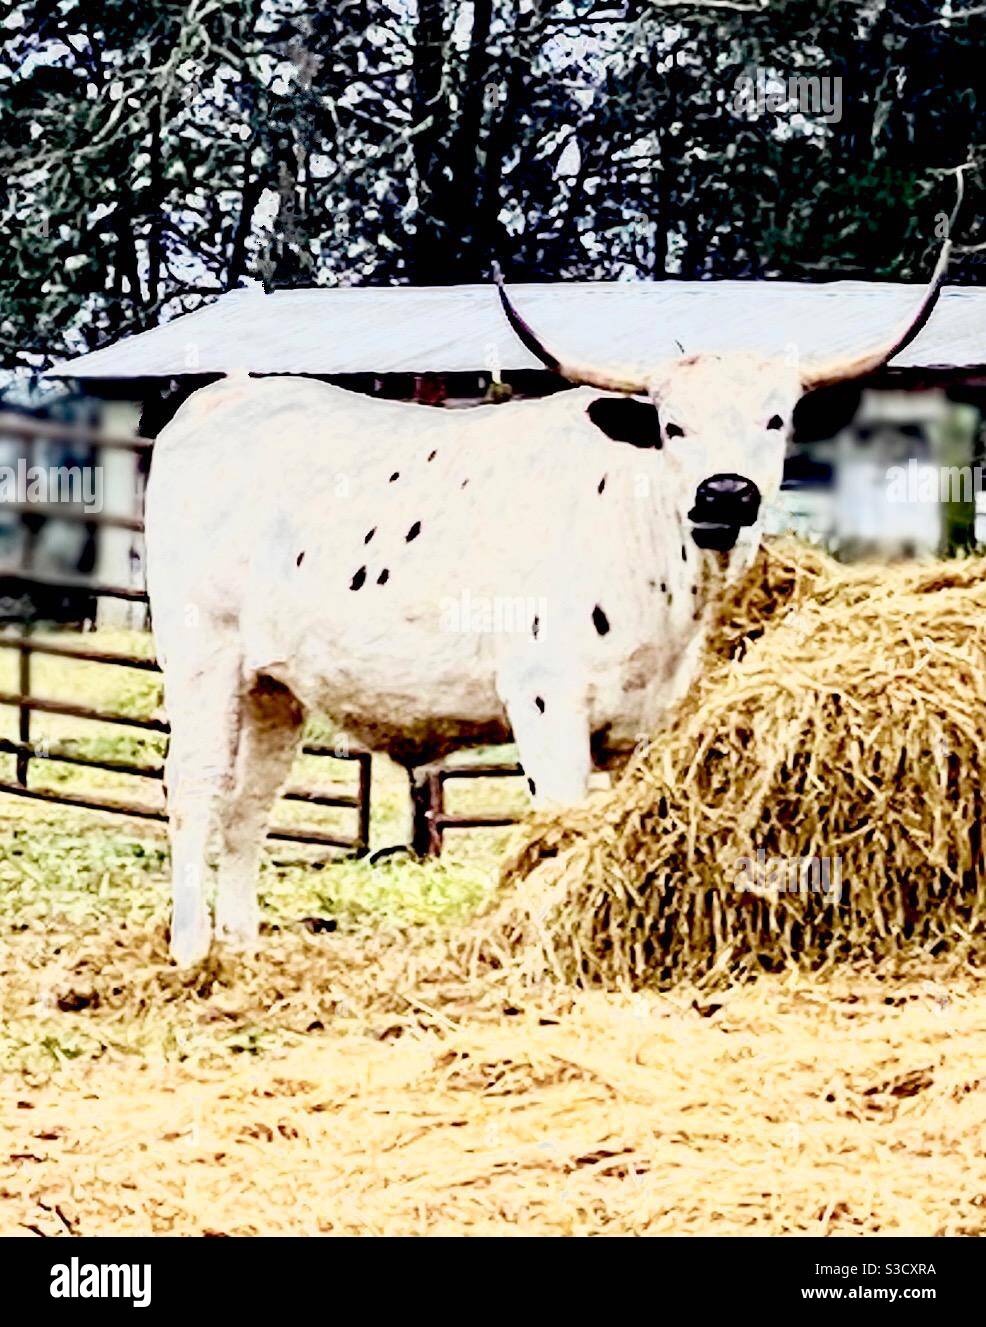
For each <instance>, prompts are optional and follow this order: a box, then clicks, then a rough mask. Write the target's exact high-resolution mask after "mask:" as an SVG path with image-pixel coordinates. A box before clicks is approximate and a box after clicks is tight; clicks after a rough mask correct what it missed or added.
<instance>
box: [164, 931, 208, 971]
mask: <svg viewBox="0 0 986 1327" xmlns="http://www.w3.org/2000/svg"><path fill="white" fill-rule="evenodd" d="M211 948H212V936H211V934H210V933H209V932H208V931H206V932H205V933H201V932H200V933H198V934H196V933H192V934H187V933H184V932H182V931H175V932H174V934H173V935H172V937H171V957H172V958H173V959H174V961H175V963H176V964H177V965H178V967H180V968H184V969H186V970H187V969H190V968H197V967H200V966H201V965H202V964H203V963H204V962H205V960H206V959H207V958H208V957H209V950H210V949H211Z"/></svg>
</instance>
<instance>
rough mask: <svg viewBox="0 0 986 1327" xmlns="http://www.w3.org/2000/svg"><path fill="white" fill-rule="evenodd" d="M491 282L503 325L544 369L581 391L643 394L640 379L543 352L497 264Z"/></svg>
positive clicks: (644, 388)
mask: <svg viewBox="0 0 986 1327" xmlns="http://www.w3.org/2000/svg"><path fill="white" fill-rule="evenodd" d="M493 279H494V280H495V281H496V287H497V290H498V291H499V294H500V303H501V304H502V305H503V312H504V313H505V314H506V315H507V322H509V324H510V326H511V327H512V328H513V329H514V331H515V332H516V333H517V337H518V339H519V340H520V341H522V342H523V344H524V345H525V346H526V347H527V349H528V350H529V351H530V352H531V354H532V355H536V356H537V358H538V359H539V360H540V361H541V363H542V364H543V365H544V367H545V368H546V369H550V370H551V372H552V373H560V374H561V376H562V377H563V378H567V379H568V380H569V382H574V383H580V384H582V385H583V386H585V387H598V388H600V389H601V390H602V391H604V392H623V393H625V394H626V395H627V396H641V395H643V394H644V393H645V392H646V391H647V384H646V383H645V382H644V381H643V379H641V378H629V377H618V376H616V375H614V374H611V373H607V372H606V371H604V370H600V369H593V368H589V367H588V366H586V365H581V364H564V363H562V361H561V360H560V359H558V358H556V356H554V355H553V354H552V353H551V351H550V350H547V349H546V348H545V347H544V346H543V345H542V343H541V341H540V340H539V338H538V337H537V336H536V335H535V334H534V332H533V330H532V329H531V327H530V326H529V324H528V323H527V322H526V321H525V320H524V319H523V318H522V317H521V316H520V314H519V313H518V312H517V310H516V309H515V308H514V306H513V305H512V304H511V303H510V300H509V298H508V296H507V291H506V286H505V285H504V281H503V273H502V272H501V271H500V265H499V263H494V264H493Z"/></svg>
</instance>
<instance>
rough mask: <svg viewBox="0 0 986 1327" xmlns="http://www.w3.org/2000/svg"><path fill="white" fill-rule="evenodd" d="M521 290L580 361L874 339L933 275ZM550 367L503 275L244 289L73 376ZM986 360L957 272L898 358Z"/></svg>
mask: <svg viewBox="0 0 986 1327" xmlns="http://www.w3.org/2000/svg"><path fill="white" fill-rule="evenodd" d="M510 291H511V295H512V297H513V298H514V300H515V302H516V304H517V307H518V308H519V309H520V310H521V312H522V313H523V314H524V316H525V317H526V318H528V319H529V321H530V322H531V324H532V325H533V326H534V327H535V328H536V329H537V331H538V333H539V334H540V335H541V336H542V337H543V338H544V340H545V342H546V343H547V344H548V345H549V346H550V347H551V348H552V349H554V350H555V351H557V352H559V353H561V354H562V355H563V356H565V357H568V358H571V359H574V360H588V361H593V362H597V363H602V364H605V363H612V362H614V361H617V360H625V361H629V362H643V363H646V362H656V361H657V360H660V359H663V358H666V357H669V356H675V355H677V354H678V353H680V352H679V350H678V347H677V345H676V342H678V343H680V345H681V346H683V347H684V349H685V350H686V351H687V352H688V353H689V354H691V353H694V352H696V351H712V350H732V349H756V350H759V351H762V352H764V353H784V352H785V351H788V352H790V351H791V350H796V351H797V352H798V353H799V354H800V355H802V356H805V357H809V356H814V355H829V354H837V353H839V352H842V351H853V350H861V349H863V348H865V347H867V346H868V345H870V344H872V343H873V342H875V341H879V340H882V339H883V338H884V337H886V336H887V335H888V334H889V333H890V332H892V331H893V330H894V329H895V327H896V326H897V325H898V323H899V322H901V321H902V320H903V319H905V318H906V317H907V315H908V312H909V311H910V310H911V309H912V308H913V307H914V305H915V304H916V302H917V300H918V298H919V296H920V292H921V288H920V287H919V286H906V285H900V284H896V283H892V282H863V281H833V282H829V283H826V284H818V285H811V284H802V283H797V282H789V281H708V282H704V281H703V282H689V281H661V282H608V283H607V282H565V283H563V284H546V285H516V286H511V287H510ZM495 365H498V366H499V367H500V368H502V369H507V370H509V369H530V368H539V367H540V365H539V364H538V362H537V361H536V360H535V359H534V358H533V357H532V356H531V355H530V353H529V352H528V351H527V350H525V349H524V347H523V346H522V345H521V344H520V343H519V342H518V340H517V339H516V337H515V336H514V335H513V333H512V332H511V331H510V329H509V327H508V326H507V324H506V322H505V320H504V317H503V314H502V313H501V311H500V307H499V302H498V300H497V297H496V292H495V290H494V288H493V286H492V285H482V286H338V287H332V288H312V289H306V290H282V291H276V292H275V293H273V294H270V295H266V294H264V293H263V291H262V290H261V289H260V288H259V287H257V288H246V289H242V290H234V291H231V292H230V293H228V294H226V295H223V296H221V297H220V298H218V299H216V300H215V301H213V302H212V303H211V304H209V305H207V306H206V307H204V308H201V309H198V310H196V311H195V312H194V313H188V314H185V315H183V316H182V317H179V318H175V319H174V320H173V321H172V322H168V323H164V324H162V325H161V326H159V327H155V328H152V329H151V330H150V331H148V332H143V333H141V334H139V335H137V336H131V337H125V338H123V339H122V340H120V341H117V342H116V343H115V344H114V345H110V346H106V347H105V348H104V349H102V350H97V351H94V352H93V353H91V354H88V355H83V356H81V357H80V358H79V359H75V360H68V361H65V362H64V363H62V364H59V365H57V366H56V367H55V368H53V369H52V370H51V373H52V374H53V375H55V376H59V377H70V378H101V379H113V378H155V377H162V378H171V377H180V376H181V375H183V374H192V373H194V374H198V373H223V372H228V371H229V370H230V369H234V368H246V369H249V370H252V371H253V372H258V373H308V374H318V375H333V374H347V373H422V372H425V371H428V370H433V371H435V372H445V373H451V372H476V371H481V370H483V369H490V368H491V367H494V366H495ZM984 365H986V288H976V287H968V286H961V287H956V286H952V287H947V288H946V289H945V290H944V291H943V292H942V296H941V300H940V302H939V304H938V307H937V308H936V310H935V313H934V315H933V316H932V318H931V320H930V322H929V323H928V325H927V326H926V327H925V329H924V330H923V331H922V332H921V334H920V335H919V336H918V337H917V339H916V340H915V341H914V342H913V343H912V344H911V345H910V346H909V347H908V348H907V350H905V351H904V352H903V353H902V354H901V355H899V356H898V357H897V359H896V360H894V362H893V367H894V368H911V369H935V370H952V371H954V370H973V369H982V368H983V366H984Z"/></svg>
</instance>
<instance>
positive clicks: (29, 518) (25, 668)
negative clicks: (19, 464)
mask: <svg viewBox="0 0 986 1327" xmlns="http://www.w3.org/2000/svg"><path fill="white" fill-rule="evenodd" d="M27 444H28V450H29V452H30V458H31V464H32V465H33V464H34V462H35V461H36V460H37V452H38V447H37V444H38V439H37V438H35V437H31V438H28V439H27ZM39 528H40V527H39V524H38V520H37V518H36V517H35V516H34V515H33V514H32V513H31V512H22V514H21V529H22V531H23V540H22V543H21V568H22V570H23V571H25V572H27V573H28V574H30V572H31V571H32V570H33V568H34V554H35V550H36V547H37V542H38V530H39ZM28 602H30V604H31V607H30V609H29V612H28V614H27V616H26V617H25V618H24V620H23V621H22V622H21V637H22V638H23V639H24V640H25V641H26V640H27V638H28V637H29V636H30V634H31V627H32V625H33V622H34V616H35V612H36V605H35V604H34V602H33V600H28ZM17 691H18V694H19V695H20V696H23V697H27V698H30V695H31V650H30V648H29V647H28V646H27V645H25V646H24V647H23V648H22V649H20V650H18V652H17ZM17 736H18V739H19V741H20V745H21V750H20V751H19V752H18V753H17V760H16V765H15V770H16V778H17V782H18V783H19V784H20V786H21V787H22V788H26V787H27V776H28V769H29V767H30V763H31V756H30V745H31V706H30V704H26V705H23V704H22V705H19V706H18V707H17Z"/></svg>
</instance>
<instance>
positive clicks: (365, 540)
mask: <svg viewBox="0 0 986 1327" xmlns="http://www.w3.org/2000/svg"><path fill="white" fill-rule="evenodd" d="M376 532H377V527H376V526H374V527H373V529H372V530H367V532H366V534H365V535H364V536H363V543H364V544H368V543H369V542H370V540H371V539H372V538H373V536H374V535H375V534H376Z"/></svg>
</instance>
